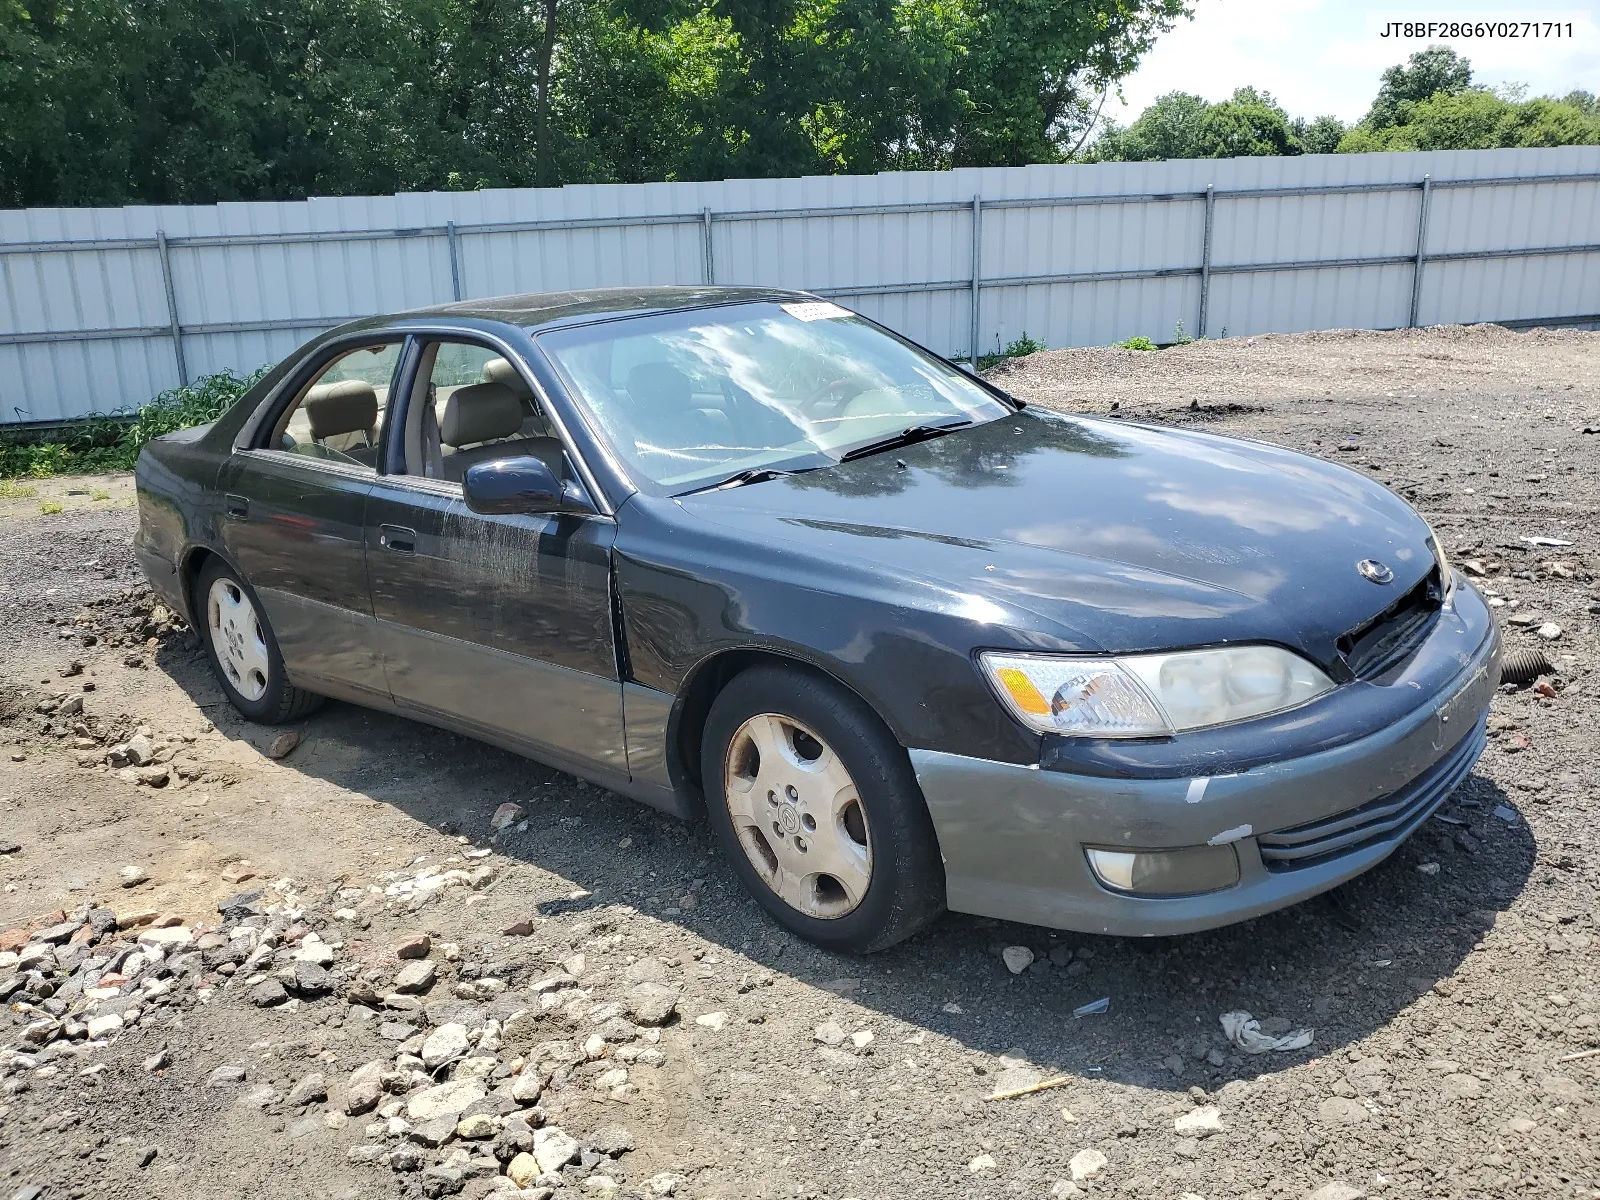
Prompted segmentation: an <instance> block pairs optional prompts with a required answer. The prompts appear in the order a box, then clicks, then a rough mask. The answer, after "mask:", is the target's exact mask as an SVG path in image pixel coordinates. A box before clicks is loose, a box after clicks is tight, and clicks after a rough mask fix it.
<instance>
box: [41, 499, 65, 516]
mask: <svg viewBox="0 0 1600 1200" xmlns="http://www.w3.org/2000/svg"><path fill="white" fill-rule="evenodd" d="M39 511H40V512H42V513H43V514H44V515H45V516H47V517H53V516H55V515H56V514H57V513H58V512H61V511H62V508H61V501H59V500H46V501H45V502H44V503H43V504H41V505H39Z"/></svg>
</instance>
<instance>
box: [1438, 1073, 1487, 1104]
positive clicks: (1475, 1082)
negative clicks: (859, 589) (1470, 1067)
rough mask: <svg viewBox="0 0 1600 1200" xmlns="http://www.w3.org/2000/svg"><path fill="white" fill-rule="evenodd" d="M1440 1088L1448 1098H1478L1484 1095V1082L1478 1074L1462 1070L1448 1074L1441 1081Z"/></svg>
mask: <svg viewBox="0 0 1600 1200" xmlns="http://www.w3.org/2000/svg"><path fill="white" fill-rule="evenodd" d="M1439 1090H1440V1091H1441V1092H1442V1093H1443V1094H1444V1098H1445V1099H1446V1100H1476V1099H1478V1098H1479V1097H1480V1096H1482V1095H1483V1082H1482V1080H1480V1079H1479V1078H1478V1077H1477V1076H1476V1075H1468V1074H1466V1073H1465V1072H1461V1073H1458V1074H1455V1075H1446V1076H1445V1077H1444V1078H1443V1079H1442V1080H1440V1081H1439Z"/></svg>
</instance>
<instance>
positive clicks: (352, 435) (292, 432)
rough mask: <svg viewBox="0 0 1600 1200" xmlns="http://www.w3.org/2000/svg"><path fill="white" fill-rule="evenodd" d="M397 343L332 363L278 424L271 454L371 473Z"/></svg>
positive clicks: (348, 354) (353, 352)
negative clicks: (282, 453)
mask: <svg viewBox="0 0 1600 1200" xmlns="http://www.w3.org/2000/svg"><path fill="white" fill-rule="evenodd" d="M399 361H400V343H399V342H383V343H378V344H376V345H372V346H363V347H361V348H360V349H358V350H350V351H347V352H346V353H344V354H341V355H339V356H337V357H336V358H334V360H333V361H332V362H330V363H329V364H328V365H327V366H325V367H324V368H323V369H322V370H321V371H320V372H319V373H318V374H317V376H316V378H315V379H313V380H311V382H310V383H308V384H307V385H306V386H305V387H304V388H302V389H301V392H300V395H299V396H298V397H297V398H296V400H295V402H294V404H292V405H290V407H289V410H288V411H287V412H286V413H284V415H283V416H282V417H280V418H279V420H278V427H277V429H276V431H275V433H274V440H273V441H272V442H271V443H270V444H271V445H272V446H273V447H274V448H275V449H279V450H285V451H288V452H289V453H290V454H300V455H305V456H306V457H309V458H321V459H328V460H330V461H333V462H340V463H344V464H345V465H347V466H356V467H363V468H365V469H367V470H369V471H376V470H377V467H378V440H379V439H378V435H379V431H380V430H381V429H382V428H383V416H384V413H385V412H386V411H387V409H388V406H389V388H390V385H391V384H392V382H393V380H394V372H395V367H396V365H397V364H398V363H399Z"/></svg>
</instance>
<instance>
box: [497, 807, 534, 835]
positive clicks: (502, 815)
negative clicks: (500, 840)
mask: <svg viewBox="0 0 1600 1200" xmlns="http://www.w3.org/2000/svg"><path fill="white" fill-rule="evenodd" d="M526 815H527V814H526V813H525V812H524V811H523V809H522V806H521V805H520V804H512V803H511V802H510V801H509V800H508V801H507V802H506V803H504V804H502V805H501V806H500V807H499V808H497V809H495V810H494V815H493V816H491V817H490V818H489V828H490V829H492V830H494V831H495V832H496V833H499V832H500V831H501V830H502V829H505V828H506V827H507V826H509V825H515V824H516V823H517V822H518V821H520V820H522V818H523V817H524V816H526Z"/></svg>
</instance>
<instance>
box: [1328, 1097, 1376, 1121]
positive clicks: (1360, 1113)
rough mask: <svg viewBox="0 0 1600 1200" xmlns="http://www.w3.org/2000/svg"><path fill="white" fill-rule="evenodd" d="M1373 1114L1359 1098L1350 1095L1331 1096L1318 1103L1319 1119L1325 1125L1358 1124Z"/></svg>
mask: <svg viewBox="0 0 1600 1200" xmlns="http://www.w3.org/2000/svg"><path fill="white" fill-rule="evenodd" d="M1371 1115H1372V1114H1371V1113H1369V1112H1368V1111H1367V1109H1366V1106H1365V1105H1363V1104H1362V1103H1361V1102H1360V1101H1359V1100H1352V1099H1351V1098H1350V1097H1348V1096H1329V1097H1328V1098H1327V1099H1326V1100H1324V1101H1323V1102H1322V1103H1321V1104H1319V1105H1317V1120H1319V1121H1321V1122H1322V1123H1323V1124H1324V1125H1357V1124H1359V1123H1361V1122H1362V1121H1365V1120H1366V1119H1367V1118H1368V1117H1370V1116H1371Z"/></svg>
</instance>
